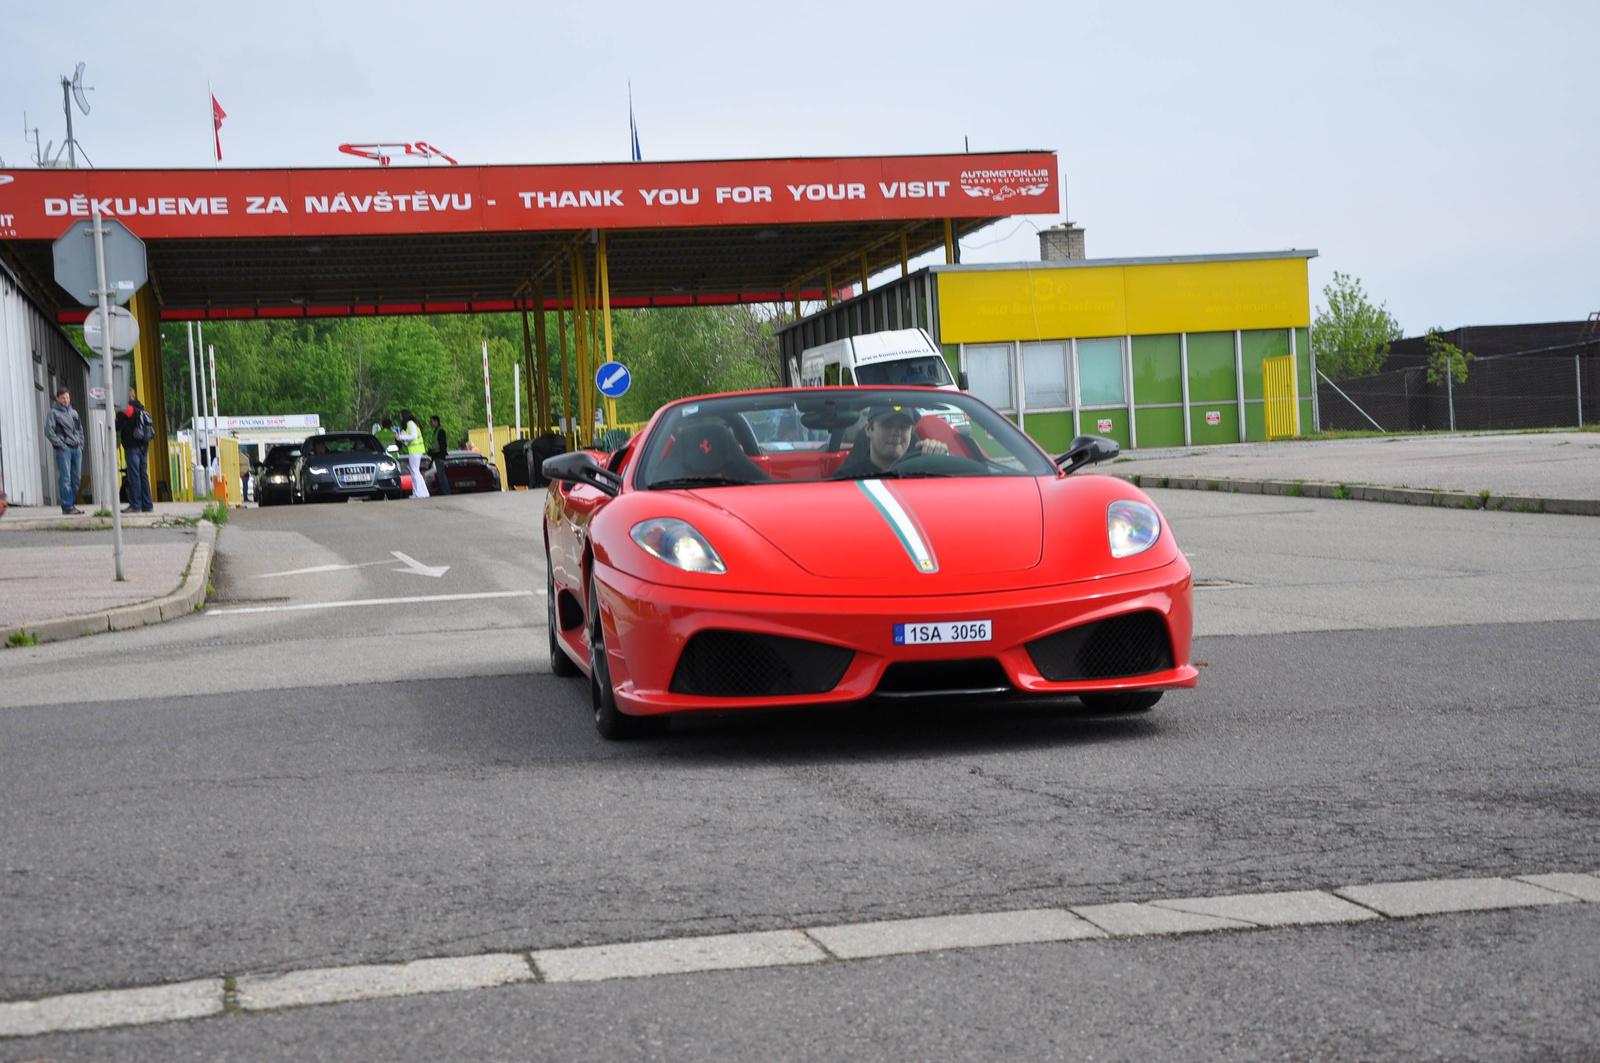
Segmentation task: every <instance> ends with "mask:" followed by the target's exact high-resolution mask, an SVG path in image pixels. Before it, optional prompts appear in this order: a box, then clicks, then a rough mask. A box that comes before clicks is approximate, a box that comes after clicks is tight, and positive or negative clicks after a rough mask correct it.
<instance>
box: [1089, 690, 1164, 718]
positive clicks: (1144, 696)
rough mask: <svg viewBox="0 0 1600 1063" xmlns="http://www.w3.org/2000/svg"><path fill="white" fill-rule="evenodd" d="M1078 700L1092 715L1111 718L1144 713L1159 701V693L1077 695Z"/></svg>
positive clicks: (1139, 691)
mask: <svg viewBox="0 0 1600 1063" xmlns="http://www.w3.org/2000/svg"><path fill="white" fill-rule="evenodd" d="M1078 700H1079V701H1081V702H1083V707H1084V708H1086V709H1088V710H1089V711H1090V712H1092V713H1097V714H1100V715H1105V716H1111V715H1115V714H1118V713H1128V712H1146V711H1148V710H1149V709H1151V708H1153V707H1154V706H1155V703H1156V702H1158V701H1160V700H1161V691H1159V690H1130V691H1128V692H1127V693H1121V694H1079V695H1078Z"/></svg>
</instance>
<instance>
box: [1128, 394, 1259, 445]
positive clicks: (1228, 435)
mask: <svg viewBox="0 0 1600 1063" xmlns="http://www.w3.org/2000/svg"><path fill="white" fill-rule="evenodd" d="M1208 414H1214V415H1215V417H1216V422H1217V423H1216V424H1212V423H1211V422H1210V421H1208V420H1207V419H1206V417H1207V415H1208ZM1189 438H1190V439H1191V440H1192V441H1193V442H1194V443H1195V445H1196V446H1198V445H1200V444H1202V443H1237V442H1239V407H1238V405H1237V404H1236V403H1233V402H1214V403H1210V404H1208V405H1196V406H1193V407H1191V408H1190V410H1189ZM1139 441H1140V442H1141V443H1142V442H1144V438H1143V437H1142V436H1141V437H1140V440H1139Z"/></svg>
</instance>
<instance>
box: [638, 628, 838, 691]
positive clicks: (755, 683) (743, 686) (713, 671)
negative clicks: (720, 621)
mask: <svg viewBox="0 0 1600 1063" xmlns="http://www.w3.org/2000/svg"><path fill="white" fill-rule="evenodd" d="M854 658H855V651H854V650H847V649H844V648H842V647H839V646H829V645H827V644H826V643H822V642H810V641H808V640H806V639H791V638H784V637H783V636H781V635H761V634H756V633H754V632H749V631H702V632H700V633H699V634H697V635H695V636H694V637H692V638H690V639H689V642H688V645H686V646H684V648H683V655H682V656H681V657H679V658H678V667H677V669H676V670H675V671H674V672H673V673H672V685H671V686H670V687H669V688H668V689H670V690H671V691H672V693H674V694H694V695H697V696H699V697H707V698H781V697H789V696H792V695H795V694H825V693H827V692H828V691H830V690H832V689H833V688H834V687H836V686H838V685H839V680H841V679H843V678H844V673H845V671H846V670H847V669H848V668H849V667H850V662H851V661H852V660H853V659H854Z"/></svg>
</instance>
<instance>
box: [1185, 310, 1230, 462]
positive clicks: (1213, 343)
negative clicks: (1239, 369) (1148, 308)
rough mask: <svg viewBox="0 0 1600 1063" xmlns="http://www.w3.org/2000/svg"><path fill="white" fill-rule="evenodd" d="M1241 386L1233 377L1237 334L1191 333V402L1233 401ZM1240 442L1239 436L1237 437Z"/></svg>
mask: <svg viewBox="0 0 1600 1063" xmlns="http://www.w3.org/2000/svg"><path fill="white" fill-rule="evenodd" d="M1238 397H1239V385H1238V382H1237V381H1236V380H1235V378H1234V375H1233V333H1231V332H1191V333H1189V402H1190V403H1191V404H1194V403H1200V402H1233V401H1235V400H1236V399H1238ZM1234 442H1238V436H1235V437H1234Z"/></svg>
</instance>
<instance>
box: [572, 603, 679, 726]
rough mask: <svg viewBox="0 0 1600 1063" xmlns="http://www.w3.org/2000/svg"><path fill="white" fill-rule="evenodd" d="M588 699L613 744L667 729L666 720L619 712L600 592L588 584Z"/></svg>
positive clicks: (598, 721) (663, 717) (597, 721)
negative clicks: (608, 662)
mask: <svg viewBox="0 0 1600 1063" xmlns="http://www.w3.org/2000/svg"><path fill="white" fill-rule="evenodd" d="M589 696H590V698H591V699H593V701H594V727H595V730H597V731H599V732H600V737H601V738H605V739H608V740H610V741H613V742H616V741H623V740H626V739H629V738H648V737H650V736H651V735H658V734H660V733H661V732H663V731H665V730H666V729H667V723H668V719H667V717H665V716H629V715H628V714H627V713H625V712H623V711H622V710H621V709H619V708H617V698H616V693H615V692H614V691H613V690H612V689H611V667H610V665H608V664H607V663H606V630H605V624H604V623H603V622H602V621H601V619H600V592H599V591H598V590H597V589H596V584H595V581H594V579H593V578H591V579H590V580H589Z"/></svg>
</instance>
